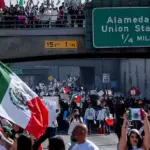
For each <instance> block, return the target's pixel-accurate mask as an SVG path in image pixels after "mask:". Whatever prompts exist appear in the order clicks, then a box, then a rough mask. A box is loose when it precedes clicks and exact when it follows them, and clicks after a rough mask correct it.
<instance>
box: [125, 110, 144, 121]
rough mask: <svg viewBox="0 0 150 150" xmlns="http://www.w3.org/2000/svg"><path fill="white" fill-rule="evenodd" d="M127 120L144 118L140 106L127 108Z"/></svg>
mask: <svg viewBox="0 0 150 150" xmlns="http://www.w3.org/2000/svg"><path fill="white" fill-rule="evenodd" d="M128 115H129V116H128V120H144V112H143V109H141V108H131V109H129V114H128Z"/></svg>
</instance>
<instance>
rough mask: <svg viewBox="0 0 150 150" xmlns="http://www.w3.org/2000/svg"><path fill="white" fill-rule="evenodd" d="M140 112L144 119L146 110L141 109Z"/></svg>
mask: <svg viewBox="0 0 150 150" xmlns="http://www.w3.org/2000/svg"><path fill="white" fill-rule="evenodd" d="M140 114H141V120H144V110H143V109H140Z"/></svg>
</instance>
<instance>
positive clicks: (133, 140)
mask: <svg viewBox="0 0 150 150" xmlns="http://www.w3.org/2000/svg"><path fill="white" fill-rule="evenodd" d="M143 113H144V132H145V135H144V137H143V138H142V136H141V135H140V133H139V131H138V130H137V129H131V130H130V131H129V132H128V134H127V129H128V125H129V122H128V113H127V112H126V113H125V114H124V122H123V125H122V130H121V137H120V142H119V150H150V126H149V122H148V117H147V113H146V112H145V111H144V110H143Z"/></svg>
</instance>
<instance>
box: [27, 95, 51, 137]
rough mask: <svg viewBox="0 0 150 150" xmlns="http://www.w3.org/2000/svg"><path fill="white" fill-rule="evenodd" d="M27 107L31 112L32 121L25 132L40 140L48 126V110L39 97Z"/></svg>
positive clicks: (28, 103)
mask: <svg viewBox="0 0 150 150" xmlns="http://www.w3.org/2000/svg"><path fill="white" fill-rule="evenodd" d="M27 105H28V107H29V109H30V111H31V119H30V121H29V123H28V125H27V127H26V129H25V130H27V131H28V132H29V133H30V134H32V135H33V136H34V137H35V138H36V139H38V138H39V137H40V136H41V135H42V134H43V133H45V130H46V127H47V126H48V110H47V109H46V107H45V105H44V104H43V103H42V101H41V99H40V98H39V97H36V98H34V99H32V100H31V101H29V102H27Z"/></svg>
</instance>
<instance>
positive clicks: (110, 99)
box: [0, 77, 150, 150]
mask: <svg viewBox="0 0 150 150" xmlns="http://www.w3.org/2000/svg"><path fill="white" fill-rule="evenodd" d="M78 79H79V77H74V78H71V77H68V79H67V80H66V81H64V82H63V83H62V82H57V80H53V81H51V82H50V84H49V85H48V86H45V85H44V84H42V83H40V84H39V85H38V86H36V88H34V90H35V91H36V93H37V94H39V96H40V97H41V98H42V99H43V97H44V96H48V97H53V96H58V97H59V108H56V110H54V112H53V113H52V112H50V115H49V117H50V119H49V125H48V127H47V129H46V132H45V133H44V134H43V135H42V136H41V137H40V138H39V139H38V140H35V139H34V137H33V136H32V135H30V134H29V133H28V132H26V131H25V130H23V129H22V128H20V127H19V126H17V125H15V124H13V123H11V122H9V121H8V120H6V119H4V118H2V117H1V118H0V126H1V127H0V148H1V149H4V150H5V149H8V150H32V149H33V150H38V149H39V148H40V145H41V144H42V143H43V142H44V141H45V140H46V139H49V146H48V149H49V150H65V143H64V140H63V139H62V138H61V137H59V136H56V134H57V132H62V131H63V132H64V133H68V135H69V136H70V147H69V150H81V149H83V150H84V149H86V150H98V149H99V148H98V147H97V146H96V145H95V144H94V143H93V142H91V141H89V140H87V136H88V134H91V133H98V134H104V135H106V136H107V135H108V134H110V133H112V132H115V133H116V135H117V137H118V150H127V149H129V150H133V149H134V150H150V142H149V141H150V126H149V119H150V117H149V111H150V101H149V100H147V99H146V98H143V99H139V98H137V97H136V95H134V96H131V95H130V96H129V97H128V98H124V97H123V96H118V97H114V96H113V92H110V91H111V90H109V92H108V90H106V91H104V92H102V91H100V92H97V91H96V90H92V91H85V90H84V88H79V87H78V84H77V81H78ZM61 89H63V90H61ZM52 91H53V92H52ZM132 93H133V91H132ZM62 94H64V97H65V98H63V97H62ZM66 95H68V97H67V96H66ZM131 108H138V109H139V110H140V111H141V112H142V113H143V119H141V120H134V119H133V120H129V119H128V117H129V112H128V110H129V109H131ZM141 112H140V113H141ZM94 129H95V130H94ZM116 148H117V147H116Z"/></svg>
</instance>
